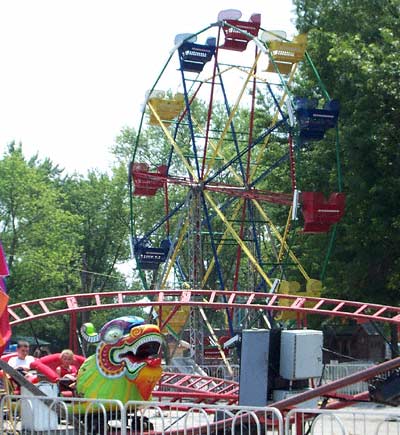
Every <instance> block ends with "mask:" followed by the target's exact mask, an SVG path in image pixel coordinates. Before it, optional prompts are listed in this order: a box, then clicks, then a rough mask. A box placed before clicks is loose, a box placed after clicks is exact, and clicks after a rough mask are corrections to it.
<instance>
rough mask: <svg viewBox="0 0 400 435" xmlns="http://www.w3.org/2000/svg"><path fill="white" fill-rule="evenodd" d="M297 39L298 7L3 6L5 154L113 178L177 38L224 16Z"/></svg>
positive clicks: (262, 0) (277, 3)
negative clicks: (9, 148)
mask: <svg viewBox="0 0 400 435" xmlns="http://www.w3.org/2000/svg"><path fill="white" fill-rule="evenodd" d="M231 8H234V9H240V10H241V11H242V12H243V17H242V19H244V20H247V19H248V18H249V16H250V15H251V14H252V13H254V12H258V13H261V20H262V21H261V26H262V27H263V28H265V29H268V30H278V29H282V30H285V31H286V32H287V33H288V36H292V35H293V34H294V33H295V31H294V26H293V22H292V21H293V14H292V13H291V11H292V9H293V6H292V2H291V0H246V1H243V0H229V1H226V0H213V1H211V0H202V1H200V2H193V1H190V0H189V1H188V0H187V1H180V0H179V1H178V0H169V1H167V2H165V1H164V2H163V1H155V2H150V1H143V2H138V1H136V0H0V58H1V63H2V65H1V68H0V149H1V150H4V148H5V146H6V145H7V144H8V143H9V142H11V141H12V140H15V141H17V142H20V141H21V142H22V145H23V150H24V153H25V156H26V157H30V156H32V155H33V154H34V153H36V152H38V153H39V157H40V158H44V157H50V158H51V159H52V160H53V162H54V163H57V164H59V165H60V166H61V167H64V168H66V170H67V171H68V172H73V171H77V172H80V173H86V171H87V170H88V169H91V168H99V169H101V170H105V169H107V167H108V166H109V164H110V161H111V156H110V153H109V148H110V146H111V145H112V144H113V143H114V139H115V137H116V136H117V135H118V133H119V131H120V130H121V128H122V127H124V126H130V127H137V124H138V121H139V114H140V109H141V104H142V103H143V100H144V95H145V92H146V90H147V89H149V88H151V86H152V84H153V83H154V81H155V80H156V78H157V76H158V74H159V73H160V71H161V68H162V66H163V65H164V63H165V61H166V59H167V57H168V54H169V51H170V50H171V48H172V47H173V40H174V36H175V35H176V34H177V33H186V32H190V33H196V32H198V31H200V30H202V29H203V28H205V27H206V26H207V25H209V24H210V23H213V22H215V21H216V18H217V15H218V12H219V11H220V10H222V9H231Z"/></svg>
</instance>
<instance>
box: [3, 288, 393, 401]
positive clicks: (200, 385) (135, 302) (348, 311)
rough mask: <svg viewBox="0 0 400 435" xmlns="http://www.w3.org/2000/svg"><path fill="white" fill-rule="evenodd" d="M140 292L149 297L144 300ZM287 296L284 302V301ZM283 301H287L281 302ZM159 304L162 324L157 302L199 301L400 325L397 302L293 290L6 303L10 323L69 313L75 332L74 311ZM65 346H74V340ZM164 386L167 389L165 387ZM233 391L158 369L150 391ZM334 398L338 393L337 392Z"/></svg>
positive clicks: (198, 394)
mask: <svg viewBox="0 0 400 435" xmlns="http://www.w3.org/2000/svg"><path fill="white" fill-rule="evenodd" d="M145 298H146V299H147V298H148V299H149V300H148V301H147V300H145ZM288 302H289V304H288ZM282 304H288V305H282ZM134 306H139V307H145V306H152V307H159V310H160V311H159V317H160V319H159V322H160V324H161V325H165V324H166V323H167V322H168V321H169V320H170V319H171V318H172V316H171V314H169V315H168V316H167V317H166V319H164V320H163V319H161V317H162V312H161V308H162V307H163V306H172V307H174V308H176V307H181V306H199V307H207V308H212V309H225V308H228V309H234V308H245V309H249V310H260V309H262V310H265V311H269V312H275V311H276V312H279V311H293V312H296V313H297V314H298V315H299V316H305V315H307V314H319V315H325V316H334V317H343V318H351V319H353V320H357V321H358V322H366V321H371V320H373V321H380V322H387V323H394V324H397V325H398V326H400V308H399V307H392V306H383V305H378V304H370V303H363V302H354V301H343V300H337V299H328V298H315V297H307V296H304V297H299V296H294V295H284V294H273V295H271V294H270V293H255V292H233V291H222V290H197V289H195V290H185V291H182V290H162V291H160V290H141V291H140V292H139V291H129V290H126V291H114V292H104V293H88V294H76V295H63V296H57V297H50V298H45V299H36V300H31V301H27V302H20V303H16V304H12V305H9V307H8V312H9V315H10V323H11V326H13V325H18V324H21V323H25V322H29V321H32V320H35V319H42V318H46V317H49V316H54V315H69V316H71V329H72V330H71V334H70V336H72V337H75V338H76V333H75V331H76V326H77V314H78V313H80V312H84V311H93V310H107V309H115V308H118V307H134ZM70 344H71V347H72V348H74V349H77V347H76V346H75V344H74V343H72V342H71V343H70ZM399 366H400V357H399V358H396V359H393V360H390V361H387V362H385V363H382V364H380V365H378V366H375V367H373V368H369V369H367V370H364V371H362V372H359V373H356V374H353V375H350V376H348V377H346V378H343V379H340V380H339V381H335V382H332V383H329V384H327V385H324V386H322V387H318V388H315V389H313V390H312V391H309V392H306V393H302V394H300V395H297V396H294V397H291V398H290V399H286V400H284V401H281V402H277V403H274V406H278V408H279V409H288V408H290V407H291V406H295V405H296V404H297V403H301V402H303V401H305V400H308V399H310V398H311V397H317V396H322V395H324V394H326V395H328V394H330V395H333V394H334V392H335V391H336V390H337V389H338V388H341V387H344V386H347V385H351V384H353V383H355V382H359V381H360V380H365V379H369V378H371V377H373V376H375V375H376V374H377V373H381V372H383V371H387V370H390V369H392V368H395V367H399ZM165 390H168V391H165ZM238 391H239V384H238V383H237V382H235V381H227V380H221V379H218V378H211V377H207V376H199V375H188V374H183V373H164V374H163V376H162V378H161V380H160V383H159V387H158V389H157V390H156V391H155V392H154V394H153V395H154V396H155V397H158V398H160V399H161V398H165V399H168V400H170V401H177V402H183V401H191V402H198V403H200V402H204V403H215V402H224V403H227V404H233V403H236V401H237V397H238ZM360 398H362V399H365V398H366V393H362V394H361V395H355V396H349V397H348V398H346V401H345V402H343V401H336V402H333V403H332V404H330V405H329V407H332V408H333V409H334V408H339V407H343V406H347V405H346V404H351V403H354V402H357V400H360ZM338 399H340V398H339V397H338Z"/></svg>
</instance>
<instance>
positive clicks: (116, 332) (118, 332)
mask: <svg viewBox="0 0 400 435" xmlns="http://www.w3.org/2000/svg"><path fill="white" fill-rule="evenodd" d="M102 335H103V337H102V338H103V340H104V341H105V342H106V343H116V342H117V341H118V340H119V339H120V338H121V337H122V336H123V335H124V330H123V329H122V328H120V327H119V326H111V328H109V329H107V330H106V331H104V333H103V334H102Z"/></svg>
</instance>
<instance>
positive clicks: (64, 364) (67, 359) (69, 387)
mask: <svg viewBox="0 0 400 435" xmlns="http://www.w3.org/2000/svg"><path fill="white" fill-rule="evenodd" d="M60 359H61V361H60V365H59V366H58V367H57V368H56V372H57V374H58V376H59V377H60V380H59V381H58V382H59V386H60V391H73V390H74V388H75V381H76V375H77V368H76V366H75V365H74V353H73V352H72V350H70V349H64V350H63V351H62V352H61V355H60Z"/></svg>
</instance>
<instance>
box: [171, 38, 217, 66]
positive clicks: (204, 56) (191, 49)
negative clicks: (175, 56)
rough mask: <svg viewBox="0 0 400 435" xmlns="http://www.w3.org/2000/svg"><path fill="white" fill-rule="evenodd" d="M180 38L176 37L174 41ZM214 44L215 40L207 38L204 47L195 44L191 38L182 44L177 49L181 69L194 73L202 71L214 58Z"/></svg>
mask: <svg viewBox="0 0 400 435" xmlns="http://www.w3.org/2000/svg"><path fill="white" fill-rule="evenodd" d="M183 36H186V35H183ZM181 37H182V35H177V36H176V38H175V41H177V40H178V41H179V38H181ZM216 44H217V40H216V38H207V41H206V44H205V45H203V44H197V43H195V42H194V41H193V38H191V39H189V40H186V41H184V42H182V44H181V45H180V46H179V48H178V52H179V58H180V62H181V68H182V69H183V70H184V71H188V72H195V73H200V72H201V71H203V68H204V65H205V64H206V63H207V62H209V61H210V60H211V59H212V57H213V56H214V53H215V49H216Z"/></svg>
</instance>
